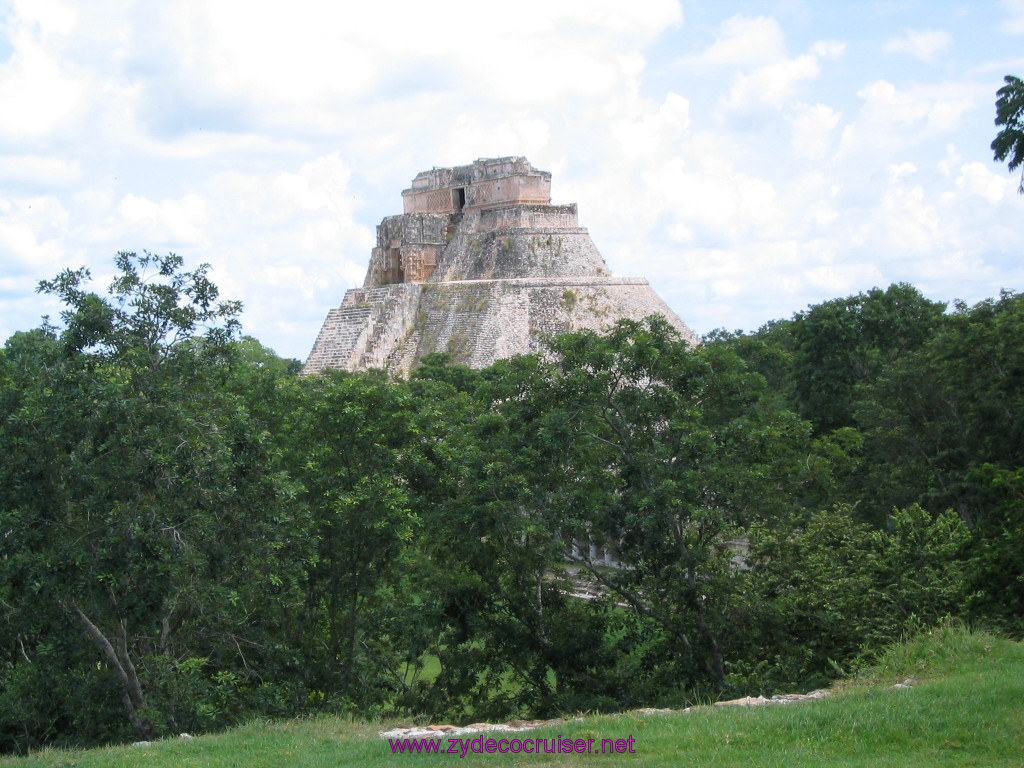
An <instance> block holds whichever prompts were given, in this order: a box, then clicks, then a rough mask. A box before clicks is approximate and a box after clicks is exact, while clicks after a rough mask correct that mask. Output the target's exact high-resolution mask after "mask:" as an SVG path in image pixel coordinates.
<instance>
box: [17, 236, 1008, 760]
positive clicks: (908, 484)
mask: <svg viewBox="0 0 1024 768" xmlns="http://www.w3.org/2000/svg"><path fill="white" fill-rule="evenodd" d="M117 268H118V272H119V275H118V277H117V279H116V280H115V282H114V283H113V284H112V285H111V287H110V290H109V292H108V293H107V294H106V295H100V294H97V293H94V292H92V291H91V290H90V289H89V287H88V274H87V273H86V272H85V271H84V270H79V271H70V270H69V271H65V272H63V273H62V274H60V275H59V276H57V277H56V278H55V279H54V280H52V281H47V282H44V283H43V284H42V285H41V286H40V290H42V291H44V292H46V293H49V294H53V295H55V296H57V297H59V298H60V299H61V300H62V302H63V303H64V305H65V306H66V310H65V312H64V313H63V315H62V318H61V321H60V323H59V324H51V323H50V322H49V321H46V322H44V324H43V325H42V326H41V327H40V328H38V329H35V330H32V331H29V332H24V333H17V334H15V335H14V336H12V337H11V338H10V339H8V340H7V342H6V344H5V345H4V347H3V350H2V352H0V451H2V453H3V457H4V458H3V461H2V462H0V616H2V620H0V751H3V752H25V751H27V750H29V749H33V748H37V747H39V746H41V745H45V744H60V745H71V744H75V745H86V744H95V743H102V742H111V741H121V740H135V739H138V738H147V737H155V736H159V735H161V734H166V733H177V732H181V731H189V732H193V733H195V732H202V731H207V730H210V729H216V728H221V727H225V726H227V725H230V724H233V723H236V722H239V721H240V720H245V719H248V718H251V717H253V716H257V715H263V716H272V717H291V716H295V715H298V714H303V713H313V712H318V711H331V712H352V713H359V714H360V715H362V716H365V717H372V716H375V715H387V714H401V715H403V716H410V717H411V716H415V715H422V716H429V717H432V718H445V719H451V720H458V721H467V720H482V719H486V718H497V717H502V716H509V715H527V714H529V715H536V716H542V715H548V714H554V713H557V712H572V711H579V710H614V709H618V708H623V707H630V706H636V705H656V704H679V703H682V702H689V701H694V700H697V699H707V698H711V697H717V696H719V695H729V696H737V695H745V694H755V693H771V692H773V691H775V690H779V689H786V690H796V689H808V688H812V687H816V686H819V685H821V684H824V683H826V682H827V681H828V680H830V679H832V678H834V677H835V676H836V675H838V674H841V673H843V672H846V671H849V670H850V669H851V668H854V667H856V665H858V664H860V663H862V662H863V661H864V660H865V659H866V658H869V657H870V655H871V653H872V652H873V651H875V650H877V649H879V648H881V647H882V646H883V645H884V644H886V643H888V642H890V641H892V640H894V639H896V638H898V637H899V636H900V635H901V634H903V633H905V632H907V631H910V630H913V629H916V628H919V627H921V626H926V625H930V624H933V623H936V622H938V621H940V620H941V619H942V618H943V617H946V616H948V615H952V616H957V617H962V618H965V619H967V620H968V621H971V622H975V623H982V624H985V625H989V626H994V627H996V628H999V629H1002V630H1003V631H1006V632H1009V633H1011V634H1015V635H1018V636H1019V635H1020V634H1021V633H1022V632H1024V547H1021V545H1020V542H1021V541H1022V539H1024V295H1020V294H1010V293H1004V294H1002V295H1000V296H999V297H998V298H994V299H991V300H989V301H985V302H982V303H980V304H978V305H976V306H973V307H968V306H965V305H963V304H955V305H954V306H953V307H952V308H947V307H946V306H945V305H943V304H939V303H935V302H932V301H929V300H928V299H926V298H924V297H923V296H922V295H921V294H920V293H919V292H918V291H917V290H915V289H914V288H913V287H911V286H908V285H893V286H890V287H889V288H888V289H886V290H881V289H874V290H872V291H869V292H867V293H863V294H859V295H857V296H851V297H848V298H843V299H836V300H833V301H829V302H825V303H823V304H820V305H817V306H814V307H811V308H809V309H808V310H807V311H805V312H801V313H798V314H796V315H795V316H794V317H793V318H791V319H789V320H780V321H777V322H773V323H770V324H769V325H767V326H765V327H764V328H762V329H760V330H759V331H757V332H756V333H747V334H745V333H739V332H736V333H725V332H718V333H715V334H712V335H711V336H709V337H708V338H707V339H705V341H704V343H703V344H701V345H700V346H697V347H688V346H687V345H686V344H684V343H683V342H682V341H681V340H680V339H679V338H678V337H677V336H676V334H675V333H674V332H673V330H672V329H671V328H670V327H668V326H667V325H666V324H665V323H664V322H663V321H662V320H660V319H658V318H649V319H648V320H647V321H645V322H621V323H619V324H618V325H617V326H616V327H615V328H614V330H613V331H612V332H611V333H610V334H608V335H604V336H602V335H597V334H593V333H589V332H581V333H574V334H567V335H564V336H561V337H558V338H556V339H553V340H551V342H550V352H549V354H546V355H542V356H528V357H519V358H514V359H511V360H505V361H501V362H498V363H496V364H494V365H493V366H491V367H490V368H488V369H486V370H482V371H475V370H470V369H469V368H466V367H464V366H460V365H456V364H453V363H452V361H451V360H450V359H448V358H447V357H446V356H444V355H434V356H431V357H429V358H427V359H426V360H425V361H424V363H423V365H421V366H420V367H419V368H418V369H416V371H415V372H414V373H413V375H412V376H411V377H410V378H409V379H408V380H403V379H389V378H388V377H386V376H385V375H383V374H381V373H368V374H359V375H354V374H346V373H340V372H335V373H327V374H324V375H320V376H312V377H300V376H299V375H298V372H297V370H298V366H297V364H296V362H295V361H290V360H283V359H280V358H278V357H277V356H276V355H274V354H273V353H272V352H271V351H270V350H268V349H266V348H264V347H262V346H261V345H260V344H259V343H258V342H257V341H255V340H253V339H251V338H246V337H243V336H240V328H239V325H238V321H237V319H236V318H237V314H238V312H239V309H240V307H239V305H238V304H237V303H233V302H225V301H222V300H221V299H220V298H219V296H218V294H217V289H216V287H215V286H214V285H213V284H212V283H211V282H210V281H209V280H208V278H207V276H206V270H205V269H204V268H199V269H197V270H195V271H192V272H187V271H185V270H184V268H183V264H182V260H181V259H180V258H178V257H176V256H173V255H171V256H155V255H151V254H143V255H135V254H128V253H124V254H120V255H119V256H118V258H117ZM606 552H607V553H610V554H612V555H614V556H615V558H617V559H620V560H621V561H622V562H624V563H626V564H627V565H626V567H611V566H609V565H607V564H606V562H605V559H604V554H605V553H606ZM738 552H741V553H742V555H741V556H740V555H738V554H737V553H738ZM584 594H585V595H586V596H585V597H584V596H581V595H584Z"/></svg>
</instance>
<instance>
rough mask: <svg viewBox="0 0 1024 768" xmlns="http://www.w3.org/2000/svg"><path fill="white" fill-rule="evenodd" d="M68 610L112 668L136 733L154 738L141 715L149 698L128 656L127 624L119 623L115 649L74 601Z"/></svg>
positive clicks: (150, 728) (143, 736) (150, 725)
mask: <svg viewBox="0 0 1024 768" xmlns="http://www.w3.org/2000/svg"><path fill="white" fill-rule="evenodd" d="M67 607H69V608H70V609H71V611H72V613H74V614H75V617H76V618H77V619H78V621H79V623H80V624H81V625H82V627H84V628H85V631H86V633H87V634H88V635H89V637H90V638H91V639H92V641H93V642H94V643H96V647H97V648H99V650H100V654H101V655H102V656H103V658H104V660H105V661H106V663H107V666H108V667H110V669H111V670H112V671H113V672H114V675H115V676H116V677H117V681H118V683H119V684H120V686H121V693H122V696H121V701H122V702H123V703H124V708H125V712H126V713H127V715H128V720H129V721H130V722H131V724H132V727H133V728H134V729H135V732H136V733H137V734H138V735H139V736H140V737H141V738H144V739H145V738H149V737H150V736H152V735H153V727H152V724H151V723H150V722H149V721H148V720H147V719H145V718H144V717H142V716H141V712H142V711H143V710H145V709H146V708H147V707H148V706H149V704H147V703H146V698H145V696H143V694H142V685H141V683H140V682H139V676H138V674H137V672H136V671H135V665H134V664H132V661H131V659H130V658H129V657H128V637H127V634H128V633H127V629H126V627H125V624H124V621H123V620H122V621H119V622H118V630H119V634H120V636H119V637H118V638H117V642H118V647H117V648H116V649H115V647H114V645H113V644H112V643H111V642H110V640H108V639H107V637H106V635H104V634H103V632H102V631H101V630H100V628H99V627H97V626H96V625H95V624H94V623H93V622H92V621H91V620H90V619H89V617H88V616H86V615H85V613H84V612H83V611H82V609H81V608H79V607H78V604H77V603H76V602H75V601H74V600H72V601H71V602H70V603H68V606H67Z"/></svg>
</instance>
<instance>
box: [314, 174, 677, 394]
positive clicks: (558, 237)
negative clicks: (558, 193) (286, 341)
mask: <svg viewBox="0 0 1024 768" xmlns="http://www.w3.org/2000/svg"><path fill="white" fill-rule="evenodd" d="M402 200H403V203H404V205H403V210H404V213H402V214H400V215H398V216H388V217H387V218H385V219H384V220H383V221H382V222H381V223H380V226H378V227H377V245H376V247H375V248H374V249H373V253H372V255H371V257H370V266H369V269H367V271H366V280H365V281H364V282H363V287H362V288H353V289H351V290H349V291H347V292H346V293H345V298H344V300H343V301H342V303H341V306H340V307H337V308H336V309H332V310H331V311H330V312H329V313H328V315H327V319H326V320H325V321H324V325H323V328H322V329H321V331H320V335H319V336H318V337H317V340H316V343H315V344H314V345H313V350H312V352H310V353H309V358H308V359H307V360H306V364H305V366H303V369H302V370H303V373H305V374H311V373H317V372H319V371H322V370H324V369H326V368H340V369H343V370H347V371H363V370H366V369H368V368H386V369H388V370H389V371H392V372H395V373H400V374H403V375H405V374H408V372H409V371H410V370H411V369H412V368H413V367H414V366H415V365H416V364H417V362H418V361H419V360H420V358H422V357H423V356H424V355H427V354H429V353H431V352H448V353H450V354H451V356H452V358H453V360H454V361H455V362H458V363H465V364H467V365H470V366H472V367H474V368H483V367H486V366H488V365H490V364H491V363H493V362H494V361H495V360H498V359H500V358H505V357H511V356H512V355H516V354H522V353H529V352H536V351H538V350H540V349H542V340H543V338H544V336H546V335H554V334H558V333H564V332H566V331H574V330H580V329H584V328H588V329H594V330H603V329H605V328H607V327H609V326H610V325H612V324H613V323H614V322H615V321H616V320H619V319H620V318H630V319H636V320H638V319H641V318H643V317H646V316H648V315H652V314H657V315H663V316H664V317H665V318H666V319H667V320H668V321H669V322H670V323H671V324H672V325H673V326H675V327H676V328H677V329H678V330H679V331H680V333H681V334H682V335H683V337H684V338H686V339H687V340H689V341H691V342H693V343H696V337H695V336H694V334H693V332H692V331H690V329H689V328H687V327H686V325H685V324H684V323H683V321H682V320H680V319H679V318H678V317H677V316H676V314H675V313H674V312H673V311H672V310H671V309H669V308H668V306H667V305H666V304H665V302H663V301H662V300H661V298H660V297H659V296H658V295H657V294H656V293H655V292H654V290H653V289H652V288H651V286H650V285H648V283H647V281H646V280H644V279H642V278H639V277H613V276H612V275H611V273H610V272H609V270H608V266H607V265H606V264H605V261H604V259H603V258H602V257H601V254H600V253H598V251H597V248H596V247H595V246H594V243H593V241H592V240H591V239H590V235H589V234H588V232H587V230H586V229H584V228H582V227H580V226H579V224H578V221H577V215H576V204H575V203H572V204H570V205H552V204H551V174H550V173H548V172H546V171H538V170H537V169H536V168H534V167H533V166H532V165H530V163H529V162H528V161H527V159H526V158H525V157H502V158H495V159H481V160H477V161H476V162H475V163H473V164H472V165H461V166H458V167H455V168H434V169H433V170H431V171H424V172H422V173H420V174H418V175H417V176H416V178H415V179H413V182H412V187H410V188H409V189H406V190H405V191H403V192H402Z"/></svg>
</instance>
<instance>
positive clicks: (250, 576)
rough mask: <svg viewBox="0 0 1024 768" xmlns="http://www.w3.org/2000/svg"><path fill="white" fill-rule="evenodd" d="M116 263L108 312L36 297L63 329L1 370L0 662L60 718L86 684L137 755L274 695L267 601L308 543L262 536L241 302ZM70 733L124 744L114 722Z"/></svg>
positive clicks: (272, 532)
mask: <svg viewBox="0 0 1024 768" xmlns="http://www.w3.org/2000/svg"><path fill="white" fill-rule="evenodd" d="M116 263H117V267H118V276H117V277H116V278H115V280H114V281H113V283H112V284H111V286H110V291H109V294H108V295H107V296H106V297H104V296H100V295H99V294H96V293H93V292H91V291H89V290H88V288H87V280H88V273H87V272H86V271H85V270H66V271H64V272H62V273H61V274H60V275H58V277H56V278H55V279H54V280H50V281H44V282H43V283H42V284H41V286H40V290H42V291H45V292H49V293H52V294H55V295H56V296H58V297H59V298H60V299H61V300H62V301H63V302H64V304H65V305H66V307H67V309H66V310H65V311H64V312H63V313H62V319H63V328H60V329H58V328H55V327H53V326H49V325H44V327H43V328H42V329H40V330H39V331H36V332H33V333H31V334H19V335H16V336H15V337H13V338H12V339H11V340H10V341H9V342H8V344H7V345H6V347H5V349H4V352H3V355H2V358H0V363H2V370H3V376H4V380H3V384H4V387H3V389H4V394H3V396H2V402H0V405H2V407H3V409H4V411H3V414H2V415H3V419H2V421H0V444H2V445H3V448H4V451H5V453H6V454H7V455H8V459H9V460H6V461H5V462H4V463H3V466H2V469H0V494H2V495H0V527H2V530H3V535H2V536H0V570H2V571H3V578H0V583H5V584H6V585H7V594H6V597H5V598H4V599H5V601H6V604H7V606H8V610H10V611H11V612H12V614H13V615H12V621H13V622H14V623H15V626H16V627H17V629H16V630H15V632H14V634H15V637H14V640H15V643H16V646H17V650H18V654H17V656H13V657H12V658H14V659H15V661H16V663H17V660H19V659H20V663H21V664H23V665H25V666H24V667H22V672H25V670H26V668H27V666H29V665H31V666H37V665H38V666H43V665H44V664H45V666H46V668H47V669H48V670H49V674H50V675H51V682H52V684H53V688H52V693H53V696H52V699H53V701H52V702H51V707H55V708H56V709H57V710H59V711H58V712H57V714H56V716H57V717H58V718H63V719H64V720H67V719H68V718H69V717H71V715H70V714H69V712H70V711H71V710H72V709H73V707H72V706H71V704H70V702H73V700H74V697H75V696H76V695H77V693H76V690H75V688H76V685H79V684H80V683H81V682H82V681H86V682H87V684H88V685H89V686H91V687H92V688H93V689H94V690H97V691H106V694H105V695H104V696H103V697H98V701H101V702H103V701H106V702H109V701H115V702H117V701H119V702H120V705H121V707H122V711H123V717H124V722H125V723H129V724H130V726H131V730H132V731H134V733H135V734H136V735H138V736H150V735H154V734H157V733H162V732H166V731H167V730H170V729H172V728H175V727H179V728H182V729H184V728H183V726H188V727H190V728H191V727H198V728H203V727H209V726H211V725H216V724H221V723H224V722H230V721H231V719H232V718H233V717H236V716H239V715H240V713H241V712H242V711H243V710H245V709H246V708H247V707H249V706H254V707H255V708H256V709H257V710H258V709H259V708H260V705H259V704H254V702H255V701H256V699H259V698H260V697H263V696H265V695H268V696H270V697H271V698H273V697H274V696H278V694H279V693H280V692H277V693H271V692H270V691H269V690H268V689H266V688H264V687H262V686H261V684H260V680H261V678H260V674H262V673H263V672H264V671H265V670H267V669H268V668H273V667H274V665H276V664H283V663H287V658H286V657H287V653H286V652H284V651H283V650H282V648H281V646H280V642H279V641H278V640H277V639H275V638H274V636H273V635H274V627H275V626H276V627H278V628H279V627H280V626H281V624H282V621H281V617H280V616H279V615H278V616H274V612H273V610H272V609H271V607H270V606H271V605H273V602H272V601H267V600H265V599H264V598H265V595H266V594H267V592H268V591H269V592H271V593H273V592H275V591H277V590H279V589H281V590H287V589H289V588H293V587H295V586H297V581H296V579H295V578H294V573H293V571H294V569H293V568H292V567H291V566H290V565H289V560H288V559H286V556H287V555H289V554H294V553H293V552H289V550H288V545H287V544H286V542H287V541H289V540H291V541H296V540H300V539H301V537H297V536H296V535H295V533H296V532H295V531H294V530H291V529H290V528H289V527H288V526H287V525H281V526H272V525H268V522H269V519H270V518H271V517H272V516H273V515H275V514H280V510H279V509H277V504H278V503H283V502H284V501H285V500H286V498H287V493H288V489H287V487H286V483H284V482H283V478H282V476H281V475H280V474H279V473H278V472H275V469H274V466H275V465H274V454H273V451H272V450H271V449H270V446H269V445H268V441H267V439H266V435H267V432H268V430H267V425H266V424H265V423H264V422H262V421H261V419H260V418H256V417H254V415H253V414H254V412H256V411H259V409H260V408H261V407H262V406H261V405H260V404H258V403H255V402H253V401H252V400H250V399H249V398H248V397H247V389H248V387H246V386H237V387H235V388H234V389H232V386H231V383H232V382H233V381H234V377H235V375H236V374H238V373H239V372H240V371H241V370H242V369H245V370H247V371H251V372H253V373H252V374H251V375H252V376H256V375H257V373H255V372H256V371H258V368H256V367H254V366H252V365H249V363H248V362H247V358H246V356H245V355H244V354H241V353H240V351H239V349H238V347H237V346H236V345H235V344H234V342H233V337H234V335H235V333H236V331H237V327H238V323H237V320H236V317H235V316H236V314H237V312H238V309H239V305H238V304H237V302H224V301H220V300H219V297H218V294H217V289H216V287H215V286H214V285H213V284H212V283H211V282H210V281H209V279H208V278H207V276H206V267H200V268H198V269H196V270H193V271H191V272H186V271H184V270H183V269H182V266H183V262H182V260H181V259H180V258H179V257H177V256H174V255H169V256H156V255H152V254H148V253H145V254H142V255H135V254H130V253H121V254H118V257H117V259H116ZM247 375H250V374H247ZM264 415H265V414H264ZM299 562H301V557H300V558H299ZM289 574H292V575H291V576H289ZM267 581H269V582H270V585H269V586H268V585H267ZM263 619H266V621H263ZM282 656H283V657H284V658H282ZM97 662H99V666H97ZM18 674H21V673H19V672H18V670H17V669H15V675H14V676H13V677H12V678H11V679H12V680H13V679H15V678H16V677H17V675H18ZM33 674H34V679H36V680H37V681H38V680H39V679H41V678H40V677H39V672H35V673H33ZM23 677H24V676H23ZM31 678H32V676H29V677H27V678H24V679H25V680H28V679H31ZM245 691H248V692H249V693H250V695H246V694H244V693H243V692H245ZM62 702H63V703H62ZM264 703H265V702H264ZM97 710H98V711H100V712H103V713H108V712H109V707H108V706H106V705H102V706H98V707H97ZM23 714H25V713H23ZM75 717H78V718H79V719H81V715H77V716H75ZM65 724H66V723H65ZM76 728H77V731H75V730H74V729H76ZM71 730H72V731H73V732H74V733H75V735H74V736H72V738H78V739H81V740H85V741H88V740H105V739H110V738H124V737H127V736H128V733H127V732H126V730H125V729H124V728H123V727H120V726H119V725H118V724H117V723H116V722H113V721H110V720H106V721H97V722H93V723H91V724H83V723H79V724H78V725H77V726H76V725H72V726H71ZM48 734H49V735H50V736H52V735H53V733H52V730H50V731H48V730H47V729H46V728H42V729H40V730H37V731H35V732H34V733H32V734H31V735H30V736H28V737H26V738H27V739H28V741H29V742H30V743H31V741H32V740H33V739H36V738H41V739H45V738H47V737H48ZM20 743H21V744H22V745H23V746H24V744H25V742H24V741H22V742H20Z"/></svg>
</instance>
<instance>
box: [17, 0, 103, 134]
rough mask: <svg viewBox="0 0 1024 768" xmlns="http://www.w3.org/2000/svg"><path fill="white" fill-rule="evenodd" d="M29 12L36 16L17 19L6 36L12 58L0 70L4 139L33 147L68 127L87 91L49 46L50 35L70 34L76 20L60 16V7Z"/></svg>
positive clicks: (46, 6) (52, 5) (40, 8)
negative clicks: (34, 142) (65, 32)
mask: <svg viewBox="0 0 1024 768" xmlns="http://www.w3.org/2000/svg"><path fill="white" fill-rule="evenodd" d="M25 8H32V9H33V10H34V12H35V13H34V15H30V16H28V17H27V18H20V17H16V18H17V20H16V21H15V22H14V23H13V25H12V26H13V29H12V30H11V31H10V32H9V33H8V34H9V39H10V42H11V45H12V47H13V53H12V55H11V57H10V58H9V59H8V60H7V61H5V62H4V63H3V64H2V65H0V105H3V106H2V107H0V137H4V138H6V139H7V140H8V141H14V142H33V141H36V140H39V139H42V138H45V137H47V136H48V135H50V134H51V133H53V132H54V131H56V130H57V129H58V128H60V127H62V126H64V125H65V124H66V123H67V122H68V120H69V119H70V118H71V116H72V115H74V114H75V112H76V111H77V110H79V108H80V107H81V106H82V102H83V97H84V90H85V87H84V84H83V83H82V82H81V80H80V79H79V78H77V77H74V76H73V75H72V74H70V73H69V72H68V71H67V68H66V67H65V66H64V65H63V63H62V61H61V59H60V58H59V57H58V55H56V54H55V53H54V52H53V51H52V50H51V47H52V46H50V45H48V42H49V40H48V38H49V37H50V36H51V31H52V30H54V29H56V30H64V29H66V28H67V27H68V25H69V24H70V23H71V19H72V18H73V17H69V16H64V15H61V13H60V10H61V9H62V6H61V5H60V4H56V3H48V4H43V5H41V6H40V7H38V8H36V7H35V6H34V5H31V4H30V5H28V6H25ZM53 34H57V32H53Z"/></svg>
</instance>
